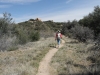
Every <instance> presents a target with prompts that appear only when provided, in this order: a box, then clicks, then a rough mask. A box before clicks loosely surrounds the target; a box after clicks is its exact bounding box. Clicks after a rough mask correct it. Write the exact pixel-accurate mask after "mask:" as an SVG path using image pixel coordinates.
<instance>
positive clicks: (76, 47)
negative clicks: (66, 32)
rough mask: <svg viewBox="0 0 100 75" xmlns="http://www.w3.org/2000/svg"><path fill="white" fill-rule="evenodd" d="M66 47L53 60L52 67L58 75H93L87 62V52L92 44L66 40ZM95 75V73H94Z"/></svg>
mask: <svg viewBox="0 0 100 75" xmlns="http://www.w3.org/2000/svg"><path fill="white" fill-rule="evenodd" d="M65 41H66V43H65V45H64V47H63V48H61V49H59V51H58V52H57V53H56V54H55V56H54V57H53V58H52V61H51V66H52V68H53V69H54V70H56V74H57V75H88V74H89V73H92V72H93V70H90V68H89V65H91V64H92V63H91V62H90V61H87V60H86V59H87V57H88V56H89V55H88V54H89V53H88V52H87V50H88V48H89V47H91V46H92V44H85V43H79V42H78V41H76V40H74V39H70V38H65ZM92 74H93V73H92ZM52 75H55V74H52Z"/></svg>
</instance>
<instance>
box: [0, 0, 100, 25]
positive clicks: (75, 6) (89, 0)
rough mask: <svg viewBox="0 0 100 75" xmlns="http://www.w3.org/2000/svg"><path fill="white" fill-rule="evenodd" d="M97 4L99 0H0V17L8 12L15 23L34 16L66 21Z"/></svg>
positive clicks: (81, 15) (90, 10) (80, 15)
mask: <svg viewBox="0 0 100 75" xmlns="http://www.w3.org/2000/svg"><path fill="white" fill-rule="evenodd" d="M97 5H100V0H0V17H2V13H4V12H8V13H11V15H12V16H11V17H12V18H13V20H14V21H15V22H16V23H18V22H23V21H27V20H29V19H35V18H40V19H41V20H42V21H47V20H53V21H55V22H66V21H68V20H70V21H72V20H74V19H76V20H79V19H81V18H83V17H84V16H86V15H88V14H89V13H91V12H92V11H93V10H94V6H97Z"/></svg>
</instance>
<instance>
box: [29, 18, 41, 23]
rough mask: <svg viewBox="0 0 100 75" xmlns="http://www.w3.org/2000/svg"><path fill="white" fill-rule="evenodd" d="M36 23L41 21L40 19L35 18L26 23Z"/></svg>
mask: <svg viewBox="0 0 100 75" xmlns="http://www.w3.org/2000/svg"><path fill="white" fill-rule="evenodd" d="M36 21H41V19H39V18H36V19H29V20H28V22H31V23H33V22H36Z"/></svg>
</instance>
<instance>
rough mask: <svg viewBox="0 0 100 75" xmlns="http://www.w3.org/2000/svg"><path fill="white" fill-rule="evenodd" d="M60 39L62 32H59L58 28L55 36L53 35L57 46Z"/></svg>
mask: <svg viewBox="0 0 100 75" xmlns="http://www.w3.org/2000/svg"><path fill="white" fill-rule="evenodd" d="M61 39H62V34H61V32H60V31H59V30H58V31H57V33H56V37H55V40H57V44H58V47H59V45H60V43H61Z"/></svg>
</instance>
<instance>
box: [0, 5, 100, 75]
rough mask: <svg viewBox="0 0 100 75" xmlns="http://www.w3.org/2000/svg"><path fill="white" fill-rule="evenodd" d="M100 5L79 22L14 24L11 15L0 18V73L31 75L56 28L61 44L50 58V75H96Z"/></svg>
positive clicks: (98, 69)
mask: <svg viewBox="0 0 100 75" xmlns="http://www.w3.org/2000/svg"><path fill="white" fill-rule="evenodd" d="M99 20H100V7H99V6H95V7H94V11H93V12H91V13H89V14H88V15H86V16H84V18H83V19H80V20H79V21H77V20H73V21H68V22H53V21H41V20H39V19H36V20H34V19H30V20H28V21H25V22H21V23H18V24H15V23H14V22H13V19H12V18H11V14H9V13H6V12H5V13H3V17H1V18H0V75H35V74H36V72H37V69H38V64H39V62H40V61H41V59H42V58H43V57H44V55H45V54H46V53H47V52H48V51H49V49H50V48H51V47H54V45H55V43H56V42H55V40H54V34H55V32H56V31H57V30H61V33H62V34H63V35H65V38H63V39H64V40H65V42H66V43H65V45H64V47H62V48H61V49H59V51H58V52H57V53H56V54H55V55H54V57H53V58H52V61H51V66H52V68H53V71H51V74H52V75H100V21H99Z"/></svg>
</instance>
